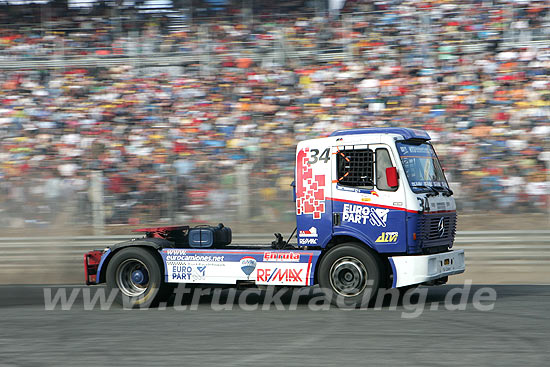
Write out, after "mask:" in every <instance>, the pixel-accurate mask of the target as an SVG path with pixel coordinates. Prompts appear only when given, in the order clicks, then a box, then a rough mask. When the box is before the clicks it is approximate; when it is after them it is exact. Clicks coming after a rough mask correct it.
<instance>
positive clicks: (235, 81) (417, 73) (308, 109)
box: [0, 0, 550, 228]
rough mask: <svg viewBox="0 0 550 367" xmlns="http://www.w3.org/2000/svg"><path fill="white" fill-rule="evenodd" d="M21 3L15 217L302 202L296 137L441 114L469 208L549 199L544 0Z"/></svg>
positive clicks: (11, 198)
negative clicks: (296, 183)
mask: <svg viewBox="0 0 550 367" xmlns="http://www.w3.org/2000/svg"><path fill="white" fill-rule="evenodd" d="M16 4H17V2H15V1H11V2H10V1H8V2H5V3H4V5H0V24H1V26H0V83H1V84H2V88H1V90H0V100H1V105H0V156H1V158H2V159H1V163H0V164H1V166H0V203H1V204H0V226H2V227H19V228H27V227H34V226H49V225H52V224H60V223H68V222H69V223H72V224H75V225H76V224H91V223H92V221H93V217H94V213H95V215H96V217H97V212H98V211H101V212H102V220H104V221H105V222H106V223H110V224H138V223H143V222H162V221H164V222H174V221H177V220H186V219H188V218H193V219H197V220H202V221H208V220H209V219H210V218H211V215H212V214H214V213H215V214H216V218H220V216H221V217H222V218H226V219H227V220H228V221H237V220H238V219H239V218H245V217H250V218H254V220H256V221H258V222H266V221H286V220H288V221H290V220H292V204H291V195H290V190H289V188H288V184H289V183H290V181H292V176H293V171H292V167H293V151H294V146H295V144H296V141H298V140H301V139H305V138H308V137H312V136H318V135H324V134H327V133H329V132H331V131H333V130H336V129H340V128H351V127H361V126H406V127H416V128H422V129H426V130H428V131H429V132H430V133H431V135H432V136H433V137H434V138H435V142H436V144H437V145H438V147H437V148H438V152H440V159H441V160H442V162H443V165H444V166H445V168H446V171H447V174H448V175H449V176H450V180H451V182H452V186H453V187H454V189H455V191H456V192H457V194H458V195H459V198H460V200H459V203H461V205H462V206H461V208H460V209H461V210H462V211H463V212H476V211H483V212H487V211H488V210H489V211H490V212H494V213H502V212H506V213H507V212H509V213H517V212H539V213H542V212H545V211H546V210H548V208H549V207H550V200H549V199H548V197H549V195H550V179H549V178H548V177H549V175H550V169H549V168H550V167H547V166H545V164H547V163H548V161H547V160H545V157H546V154H548V153H547V152H548V151H550V123H549V121H550V119H549V117H550V92H549V90H550V76H549V74H548V73H549V72H548V70H550V5H549V3H548V2H547V1H529V0H525V1H511V0H510V1H498V0H494V1H481V0H479V1H478V0H467V1H462V2H460V3H459V4H455V2H452V1H443V0H442V1H412V0H411V1H407V0H394V1H376V2H375V1H347V2H345V3H344V4H343V6H342V8H341V9H340V10H339V11H335V10H334V8H335V7H334V6H332V7H331V4H330V3H328V2H317V1H315V2H303V1H287V2H283V3H281V4H279V5H277V6H274V5H270V2H267V1H257V2H256V1H255V2H252V1H249V2H246V1H244V2H233V3H229V2H228V3H225V2H198V1H178V2H173V3H172V2H162V1H156V2H148V1H145V2H127V1H122V2H118V3H115V2H112V3H110V2H93V1H92V2H79V1H77V0H75V1H69V2H63V1H53V2H43V3H41V4H40V3H34V5H32V6H30V5H28V4H25V5H16ZM85 5H86V6H85ZM331 8H332V9H333V10H332V11H331ZM548 164H550V163H548ZM251 198H253V199H254V200H252V199H251ZM275 198H277V199H279V200H274V199H275ZM252 203H254V205H252ZM220 213H222V214H220ZM96 219H97V218H96Z"/></svg>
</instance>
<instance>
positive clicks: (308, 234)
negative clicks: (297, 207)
mask: <svg viewBox="0 0 550 367" xmlns="http://www.w3.org/2000/svg"><path fill="white" fill-rule="evenodd" d="M298 237H299V241H298V242H299V244H300V245H316V244H317V237H318V235H317V228H315V227H311V228H310V229H309V230H307V231H300V234H299V236H298Z"/></svg>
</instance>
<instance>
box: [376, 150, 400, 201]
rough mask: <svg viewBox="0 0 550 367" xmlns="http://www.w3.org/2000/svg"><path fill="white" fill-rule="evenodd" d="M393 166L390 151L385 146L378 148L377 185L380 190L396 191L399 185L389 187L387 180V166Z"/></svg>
mask: <svg viewBox="0 0 550 367" xmlns="http://www.w3.org/2000/svg"><path fill="white" fill-rule="evenodd" d="M388 167H393V165H392V163H391V158H390V153H389V152H388V150H387V149H385V148H380V149H376V187H377V188H378V189H379V190H385V191H395V190H397V187H389V186H388V181H387V180H386V168H388Z"/></svg>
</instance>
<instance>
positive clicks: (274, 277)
mask: <svg viewBox="0 0 550 367" xmlns="http://www.w3.org/2000/svg"><path fill="white" fill-rule="evenodd" d="M304 275H305V274H304V269H292V268H287V269H281V268H275V269H270V268H264V269H258V271H257V272H256V280H257V281H258V282H263V283H266V284H270V283H280V284H303V283H304Z"/></svg>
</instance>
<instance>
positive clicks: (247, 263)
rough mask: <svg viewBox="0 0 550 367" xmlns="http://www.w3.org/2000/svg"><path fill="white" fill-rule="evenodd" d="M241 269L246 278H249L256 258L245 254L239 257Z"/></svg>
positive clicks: (254, 266) (254, 267)
mask: <svg viewBox="0 0 550 367" xmlns="http://www.w3.org/2000/svg"><path fill="white" fill-rule="evenodd" d="M240 263H241V270H242V271H243V273H245V274H246V279H250V274H252V272H253V271H254V270H255V269H256V259H254V258H253V257H252V256H245V257H243V258H242V259H241V261H240Z"/></svg>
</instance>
